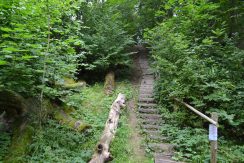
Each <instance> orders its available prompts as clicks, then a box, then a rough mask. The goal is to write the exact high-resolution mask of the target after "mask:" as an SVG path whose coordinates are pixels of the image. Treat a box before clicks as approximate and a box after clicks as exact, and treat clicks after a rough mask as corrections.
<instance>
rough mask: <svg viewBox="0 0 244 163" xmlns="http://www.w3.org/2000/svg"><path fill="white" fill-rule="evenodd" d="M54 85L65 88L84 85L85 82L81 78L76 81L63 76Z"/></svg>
mask: <svg viewBox="0 0 244 163" xmlns="http://www.w3.org/2000/svg"><path fill="white" fill-rule="evenodd" d="M56 85H59V86H61V87H63V88H67V89H75V88H81V87H85V86H86V82H85V81H82V80H80V81H78V82H76V81H75V80H74V79H73V78H64V79H63V80H62V81H61V82H59V83H57V84H56Z"/></svg>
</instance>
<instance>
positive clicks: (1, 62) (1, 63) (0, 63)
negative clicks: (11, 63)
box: [0, 60, 8, 65]
mask: <svg viewBox="0 0 244 163" xmlns="http://www.w3.org/2000/svg"><path fill="white" fill-rule="evenodd" d="M7 63H8V62H6V61H3V60H0V65H6V64H7Z"/></svg>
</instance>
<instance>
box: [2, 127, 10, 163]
mask: <svg viewBox="0 0 244 163" xmlns="http://www.w3.org/2000/svg"><path fill="white" fill-rule="evenodd" d="M10 143H11V135H10V134H9V133H7V132H3V131H1V134H0V162H1V161H2V160H3V158H4V156H5V155H6V154H7V152H8V147H9V146H10Z"/></svg>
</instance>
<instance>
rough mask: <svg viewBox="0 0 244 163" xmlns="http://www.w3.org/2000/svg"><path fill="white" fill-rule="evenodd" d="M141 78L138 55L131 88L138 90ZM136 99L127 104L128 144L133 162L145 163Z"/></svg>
mask: <svg viewBox="0 0 244 163" xmlns="http://www.w3.org/2000/svg"><path fill="white" fill-rule="evenodd" d="M140 78H141V70H140V65H139V53H138V54H137V55H136V56H135V58H134V67H133V72H132V78H131V82H132V84H133V87H134V88H135V90H138V89H139V84H140V80H141V79H140ZM137 98H138V97H135V98H134V99H131V100H130V101H129V102H128V107H129V126H130V128H131V129H132V131H133V132H132V135H131V138H130V144H131V146H132V148H133V154H134V161H135V163H144V162H147V160H148V158H147V157H146V156H145V154H146V153H145V150H144V149H143V148H141V142H142V141H143V138H142V137H141V135H140V133H139V131H140V129H139V124H138V120H137V116H136V111H137V100H138V99H137Z"/></svg>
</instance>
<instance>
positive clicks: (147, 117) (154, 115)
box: [139, 114, 161, 119]
mask: <svg viewBox="0 0 244 163" xmlns="http://www.w3.org/2000/svg"><path fill="white" fill-rule="evenodd" d="M139 116H140V117H141V118H143V119H161V115H158V114H139Z"/></svg>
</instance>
